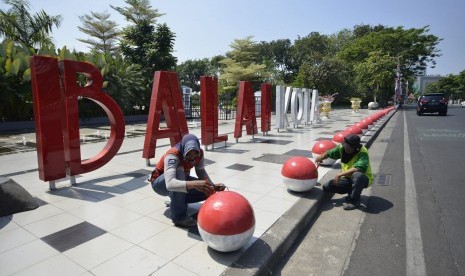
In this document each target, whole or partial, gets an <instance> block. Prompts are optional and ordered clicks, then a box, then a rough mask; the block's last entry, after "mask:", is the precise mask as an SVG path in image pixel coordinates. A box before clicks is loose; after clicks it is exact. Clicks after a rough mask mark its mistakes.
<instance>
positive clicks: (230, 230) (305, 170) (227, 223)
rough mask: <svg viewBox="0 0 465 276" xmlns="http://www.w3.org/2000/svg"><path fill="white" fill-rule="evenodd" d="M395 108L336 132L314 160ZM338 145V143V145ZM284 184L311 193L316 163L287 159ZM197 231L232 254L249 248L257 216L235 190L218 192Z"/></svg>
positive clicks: (210, 243)
mask: <svg viewBox="0 0 465 276" xmlns="http://www.w3.org/2000/svg"><path fill="white" fill-rule="evenodd" d="M391 110H392V108H388V109H384V110H382V111H379V112H376V113H374V114H372V115H371V116H369V117H367V118H365V119H363V120H361V121H360V122H358V123H356V124H354V125H353V126H350V127H348V128H347V129H346V130H345V131H341V132H338V133H336V135H334V137H333V141H334V142H333V141H331V140H322V141H318V142H317V143H316V144H315V145H314V146H313V148H312V153H313V155H314V157H315V158H316V156H318V155H320V154H323V153H324V152H325V151H326V150H328V149H332V148H334V147H336V143H341V142H342V141H343V140H344V137H345V136H346V135H347V134H348V133H352V134H356V135H362V134H363V133H364V132H363V131H364V130H368V129H369V128H370V127H371V126H372V125H374V123H375V122H377V121H378V120H379V119H380V118H382V117H383V116H385V115H386V114H388V113H389V112H390V111H391ZM335 142H336V143H335ZM325 162H326V163H323V164H322V165H332V164H333V163H334V162H335V160H328V159H326V160H325ZM281 175H282V181H283V183H284V184H285V185H286V186H287V189H289V190H290V191H294V192H306V191H310V190H311V189H312V188H313V187H314V186H315V184H316V182H317V180H318V169H317V167H316V166H315V164H314V163H313V162H312V161H311V160H310V159H308V158H306V157H303V156H294V157H291V158H290V159H288V160H287V161H286V162H285V163H284V164H283V167H282V170H281ZM198 229H199V233H200V235H201V237H202V239H203V240H204V241H205V242H206V243H207V245H208V246H209V247H211V248H213V249H215V250H217V251H221V252H231V251H235V250H238V249H240V248H242V247H243V246H244V245H246V244H247V243H248V242H249V241H250V239H251V237H252V236H253V233H254V230H255V215H254V211H253V208H252V206H251V204H250V203H249V201H248V200H247V199H246V198H245V197H244V196H242V195H240V194H239V193H236V192H233V191H223V192H217V193H215V194H213V195H211V196H210V197H209V198H208V199H207V200H206V201H205V202H204V203H203V204H202V206H201V207H200V210H199V214H198Z"/></svg>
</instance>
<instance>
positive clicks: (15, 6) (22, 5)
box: [0, 0, 62, 48]
mask: <svg viewBox="0 0 465 276" xmlns="http://www.w3.org/2000/svg"><path fill="white" fill-rule="evenodd" d="M3 2H4V3H5V4H7V5H10V6H11V7H10V9H9V10H8V11H3V10H0V36H3V37H4V38H5V39H9V40H11V41H14V42H15V43H22V44H24V45H25V46H27V47H30V48H41V47H44V46H50V45H53V42H52V37H51V36H50V34H51V32H52V28H53V27H54V26H55V27H57V28H58V27H60V24H61V21H62V17H61V15H56V16H51V15H48V14H47V13H46V12H45V11H44V10H41V11H39V12H38V13H35V14H31V13H30V12H29V9H30V6H29V1H27V0H3Z"/></svg>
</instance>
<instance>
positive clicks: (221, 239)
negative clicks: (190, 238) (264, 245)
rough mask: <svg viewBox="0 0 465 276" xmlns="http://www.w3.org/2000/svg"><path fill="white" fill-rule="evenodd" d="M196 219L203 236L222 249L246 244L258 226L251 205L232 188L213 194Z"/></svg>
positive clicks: (213, 246) (225, 250)
mask: <svg viewBox="0 0 465 276" xmlns="http://www.w3.org/2000/svg"><path fill="white" fill-rule="evenodd" d="M197 219H198V228H199V232H200V236H201V237H202V239H203V240H204V241H205V242H206V243H207V244H208V246H209V247H211V248H213V249H215V250H217V251H221V252H230V251H234V250H237V249H239V248H241V247H243V246H244V245H245V244H246V243H247V242H248V241H249V240H250V238H251V237H252V235H253V232H254V230H255V215H254V211H253V209H252V206H251V205H250V203H249V202H248V201H247V199H246V198H245V197H243V196H242V195H240V194H238V193H236V192H231V191H223V192H217V193H215V194H213V195H211V196H210V197H209V198H208V199H207V200H206V201H205V202H204V203H203V204H202V207H200V210H199V214H198V216H197Z"/></svg>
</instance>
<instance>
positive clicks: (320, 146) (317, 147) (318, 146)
mask: <svg viewBox="0 0 465 276" xmlns="http://www.w3.org/2000/svg"><path fill="white" fill-rule="evenodd" d="M336 146H337V145H336V143H334V142H333V141H331V140H321V141H318V142H316V143H315V144H314V145H313V147H312V152H313V153H315V154H323V153H325V152H326V151H327V150H330V149H334V148H335V147H336Z"/></svg>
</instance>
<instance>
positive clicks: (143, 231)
mask: <svg viewBox="0 0 465 276" xmlns="http://www.w3.org/2000/svg"><path fill="white" fill-rule="evenodd" d="M169 227H171V225H168V224H165V223H162V222H159V221H157V220H155V219H152V218H149V217H142V218H140V219H138V220H135V221H133V222H131V223H129V224H127V225H124V226H122V227H119V228H116V229H114V230H112V231H111V233H113V234H115V235H116V236H119V237H121V238H123V239H125V240H127V241H130V242H132V243H134V244H139V243H140V242H142V241H144V240H146V239H148V238H150V237H152V236H154V235H156V234H157V233H160V232H161V231H163V230H165V229H167V228H169Z"/></svg>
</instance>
